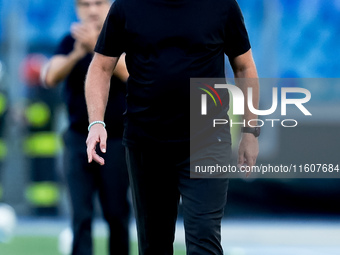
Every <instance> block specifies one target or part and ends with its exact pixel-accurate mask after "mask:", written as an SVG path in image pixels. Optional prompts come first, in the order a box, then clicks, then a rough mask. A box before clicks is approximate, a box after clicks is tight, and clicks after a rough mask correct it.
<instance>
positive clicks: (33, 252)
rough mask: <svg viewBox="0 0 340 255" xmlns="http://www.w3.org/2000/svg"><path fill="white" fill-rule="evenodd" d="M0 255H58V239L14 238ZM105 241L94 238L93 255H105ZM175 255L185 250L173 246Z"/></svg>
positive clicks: (3, 245) (1, 246) (0, 249)
mask: <svg viewBox="0 0 340 255" xmlns="http://www.w3.org/2000/svg"><path fill="white" fill-rule="evenodd" d="M0 254H1V255H60V254H61V253H60V252H59V251H58V238H57V237H53V236H51V237H49V236H16V237H14V238H13V239H12V240H11V241H10V242H9V243H0ZM106 254H107V248H106V239H105V238H95V241H94V255H106ZM130 254H131V255H137V254H138V252H137V243H135V242H132V243H131V253H130ZM175 255H185V248H184V247H180V246H176V245H175Z"/></svg>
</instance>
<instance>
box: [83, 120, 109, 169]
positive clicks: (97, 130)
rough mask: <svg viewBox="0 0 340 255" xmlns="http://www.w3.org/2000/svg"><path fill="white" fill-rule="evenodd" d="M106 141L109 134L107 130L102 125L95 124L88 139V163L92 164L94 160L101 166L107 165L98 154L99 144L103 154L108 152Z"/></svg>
mask: <svg viewBox="0 0 340 255" xmlns="http://www.w3.org/2000/svg"><path fill="white" fill-rule="evenodd" d="M106 139H107V132H106V129H105V128H104V127H103V125H101V124H95V125H93V126H92V127H91V128H90V131H89V134H88V136H87V139H86V145H87V158H88V162H89V163H91V162H92V160H94V161H95V162H97V163H98V164H100V165H104V164H105V160H104V159H103V158H102V157H101V156H99V155H98V154H97V152H96V147H97V144H98V143H99V147H100V150H101V152H103V153H105V152H106Z"/></svg>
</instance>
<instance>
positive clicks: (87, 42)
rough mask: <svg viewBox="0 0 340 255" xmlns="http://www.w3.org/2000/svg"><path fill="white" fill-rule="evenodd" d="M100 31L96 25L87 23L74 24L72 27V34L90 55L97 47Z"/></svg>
mask: <svg viewBox="0 0 340 255" xmlns="http://www.w3.org/2000/svg"><path fill="white" fill-rule="evenodd" d="M99 32H100V31H99V30H98V28H97V26H96V25H95V24H92V23H86V24H80V23H74V24H72V26H71V33H72V36H73V38H74V39H75V40H76V41H77V42H79V43H81V45H82V46H83V47H84V48H85V49H86V51H87V52H88V53H91V52H93V51H94V47H95V46H96V43H97V40H98V36H99Z"/></svg>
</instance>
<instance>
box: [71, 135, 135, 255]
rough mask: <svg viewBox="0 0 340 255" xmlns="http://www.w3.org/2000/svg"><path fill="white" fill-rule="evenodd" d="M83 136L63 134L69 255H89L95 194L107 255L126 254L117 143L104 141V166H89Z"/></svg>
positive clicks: (123, 179) (123, 175) (121, 157)
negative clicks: (105, 229) (70, 235)
mask: <svg viewBox="0 0 340 255" xmlns="http://www.w3.org/2000/svg"><path fill="white" fill-rule="evenodd" d="M85 141H86V136H85V135H81V134H78V133H76V132H74V131H71V130H68V131H67V132H66V133H65V134H64V143H65V150H64V171H65V177H66V182H67V186H68V190H69V195H70V200H71V206H72V228H73V235H74V239H73V248H72V255H91V254H92V253H93V251H92V249H93V245H92V238H91V233H92V227H91V224H92V219H93V216H94V215H93V214H94V198H95V195H96V194H97V193H98V195H99V201H100V205H101V208H102V212H103V216H104V218H105V220H106V222H107V223H108V226H109V241H108V244H109V254H111V255H114V254H117V255H127V254H128V253H129V217H130V216H129V211H130V209H129V202H128V199H127V190H128V186H129V183H128V173H127V169H126V161H125V148H124V146H123V145H122V140H121V139H109V140H108V141H107V153H106V154H104V155H102V156H103V157H104V158H105V165H104V166H100V165H99V164H97V163H91V164H89V163H88V162H87V154H86V144H85Z"/></svg>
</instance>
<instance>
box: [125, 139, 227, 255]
mask: <svg viewBox="0 0 340 255" xmlns="http://www.w3.org/2000/svg"><path fill="white" fill-rule="evenodd" d="M218 146H219V149H220V150H224V152H225V153H224V155H223V158H221V159H220V161H216V160H215V159H211V158H209V157H202V155H203V154H206V150H204V151H197V152H196V153H197V156H195V155H194V158H196V160H195V163H196V164H198V165H204V164H210V165H216V164H223V163H225V162H228V161H230V157H231V148H230V144H229V143H219V144H218ZM188 150H189V147H188V146H185V145H184V146H183V145H181V146H178V144H171V145H163V146H162V145H160V146H153V147H150V146H143V147H141V148H139V147H127V164H128V171H129V175H130V186H131V191H132V195H133V196H132V197H133V199H134V200H133V202H134V207H135V212H136V221H137V222H136V223H137V229H138V246H139V254H140V255H170V254H171V255H172V254H173V241H174V233H175V222H176V218H177V208H178V203H179V198H180V196H181V198H182V209H183V221H184V228H185V241H186V250H187V254H190V255H208V254H209V255H211V254H214V255H222V254H223V250H222V247H221V244H220V241H221V230H220V226H221V220H222V217H223V215H224V207H225V204H226V201H227V189H228V182H229V180H228V179H227V178H213V179H209V178H197V179H193V178H191V175H190V166H191V164H190V161H191V159H190V158H189V156H188V155H189V153H188ZM208 161H209V162H208Z"/></svg>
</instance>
